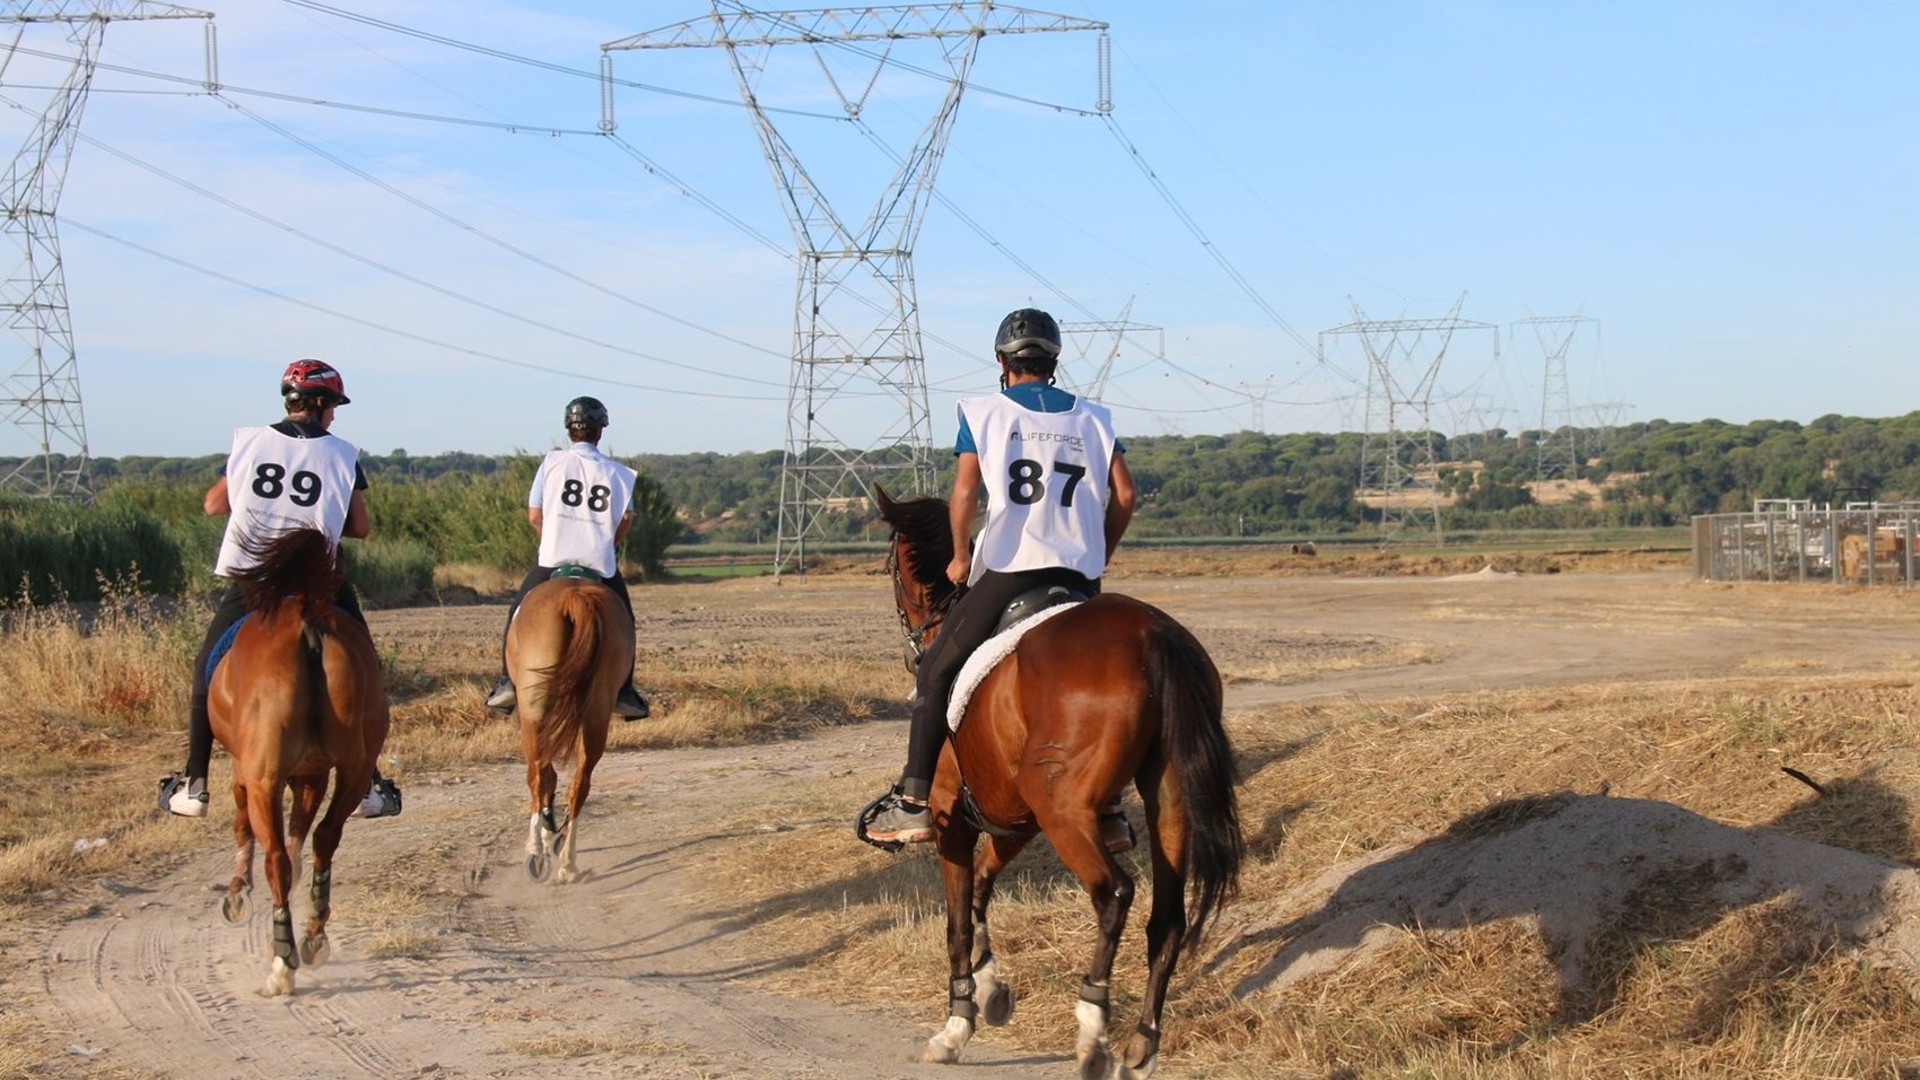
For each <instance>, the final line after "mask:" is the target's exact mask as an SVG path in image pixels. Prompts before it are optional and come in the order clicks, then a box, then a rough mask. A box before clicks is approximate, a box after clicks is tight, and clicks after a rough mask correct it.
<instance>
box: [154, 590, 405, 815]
mask: <svg viewBox="0 0 1920 1080" xmlns="http://www.w3.org/2000/svg"><path fill="white" fill-rule="evenodd" d="M333 606H334V607H337V608H339V609H340V610H341V611H344V612H346V613H347V614H349V615H351V616H353V617H354V618H355V619H358V620H359V621H360V625H361V626H365V625H367V617H366V615H365V614H363V613H362V612H361V611H360V597H359V595H358V594H356V593H355V592H354V591H353V586H351V585H348V584H346V583H345V582H342V583H341V585H340V591H339V592H337V593H335V594H334V596H333ZM246 614H247V601H246V598H245V597H243V596H241V594H240V586H239V585H237V584H230V585H228V586H227V587H226V589H225V590H224V591H222V592H221V593H220V598H219V599H218V600H216V601H214V604H213V621H212V622H211V623H209V624H208V625H207V636H206V638H205V639H204V640H202V641H201V642H200V652H199V654H198V655H196V656H195V657H194V658H193V694H192V696H191V697H189V698H188V699H187V769H186V773H187V776H188V778H190V779H194V780H205V779H206V778H207V766H208V764H209V763H211V762H212V760H213V721H212V720H211V719H210V718H209V717H208V716H207V658H208V657H210V656H212V655H213V647H214V646H215V645H217V644H219V643H220V639H221V637H223V636H224V635H225V634H226V632H227V630H228V629H229V628H231V627H232V626H233V624H234V623H237V622H239V621H240V620H241V619H242V618H243V617H245V616H246Z"/></svg>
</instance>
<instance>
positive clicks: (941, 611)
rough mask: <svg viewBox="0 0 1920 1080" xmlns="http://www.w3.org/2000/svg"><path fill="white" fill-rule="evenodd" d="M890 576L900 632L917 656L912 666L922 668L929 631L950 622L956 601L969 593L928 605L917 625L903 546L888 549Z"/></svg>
mask: <svg viewBox="0 0 1920 1080" xmlns="http://www.w3.org/2000/svg"><path fill="white" fill-rule="evenodd" d="M887 573H888V575H889V576H891V577H892V578H893V608H894V611H895V612H896V613H898V614H899V616H900V630H901V632H902V633H904V634H905V635H906V638H907V648H908V649H909V650H911V652H912V653H913V660H912V662H911V664H910V665H909V666H912V664H918V663H919V662H920V658H921V657H922V656H924V655H926V652H927V646H926V643H925V641H924V639H925V636H926V634H927V631H929V630H931V629H932V628H934V627H936V626H938V625H940V623H942V622H944V621H946V618H947V612H949V611H951V610H953V603H954V601H955V600H958V599H959V598H960V594H961V593H962V592H965V591H966V590H965V589H964V588H956V589H954V590H953V591H952V592H949V593H948V594H947V595H946V597H945V598H943V599H941V600H938V601H936V602H934V603H931V604H929V605H927V614H926V617H925V618H923V619H921V620H920V621H919V622H917V623H916V622H914V621H913V617H912V616H911V615H909V614H907V608H908V606H909V601H910V600H911V597H910V596H908V594H907V579H906V575H905V573H904V572H903V571H902V569H901V566H900V545H899V544H888V545H887Z"/></svg>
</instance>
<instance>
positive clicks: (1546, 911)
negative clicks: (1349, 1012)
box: [1214, 792, 1920, 1019]
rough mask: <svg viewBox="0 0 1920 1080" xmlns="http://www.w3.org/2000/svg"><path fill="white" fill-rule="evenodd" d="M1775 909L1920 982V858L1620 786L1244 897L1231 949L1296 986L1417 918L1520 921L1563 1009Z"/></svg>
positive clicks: (1503, 812) (1802, 937)
mask: <svg viewBox="0 0 1920 1080" xmlns="http://www.w3.org/2000/svg"><path fill="white" fill-rule="evenodd" d="M1762 907H1767V908H1771V909H1772V910H1773V912H1774V914H1775V915H1776V918H1775V919H1774V920H1773V922H1772V923H1771V925H1772V926H1773V927H1774V928H1775V929H1776V931H1777V932H1776V933H1775V934H1774V935H1773V940H1772V941H1771V942H1770V947H1771V948H1775V949H1777V950H1778V951H1779V954H1780V955H1782V956H1806V955H1813V954H1816V953H1819V952H1821V951H1823V950H1827V949H1833V948H1837V949H1841V950H1845V951H1848V952H1851V953H1855V954H1857V955H1858V956H1859V957H1861V958H1862V959H1864V960H1865V961H1866V962H1867V963H1869V964H1870V965H1872V966H1875V967H1884V968H1890V969H1892V970H1893V971H1895V972H1896V973H1897V974H1898V975H1899V977H1900V978H1901V979H1903V980H1904V981H1905V982H1906V983H1907V984H1908V986H1909V987H1910V988H1913V989H1916V990H1920V872H1917V871H1915V870H1914V869H1913V868H1912V867H1908V866H1905V865H1902V864H1900V863H1895V862H1892V861H1889V860H1886V859H1879V858H1875V857H1873V856H1870V855H1863V854H1860V853H1858V852H1854V851H1847V850H1843V849H1840V848H1836V847H1830V846H1827V845H1825V844H1819V843H1815V842H1812V841H1809V840H1804V839H1800V838H1797V837H1793V836H1789V835H1787V834H1785V833H1782V832H1776V831H1773V830H1769V829H1747V828H1736V827H1733V826H1729V825H1725V824H1722V823H1720V822H1717V821H1714V820H1712V819H1710V818H1707V817H1703V816H1701V815H1699V814H1695V813H1692V812H1690V811H1687V810H1684V809H1682V808H1680V807H1678V806H1675V805H1673V804H1671V803H1665V802H1658V801H1653V800H1645V799H1626V798H1610V797H1607V796H1606V795H1586V796H1581V795H1575V794H1572V793H1567V792H1562V793H1557V794H1552V795H1542V796H1533V797H1528V798H1522V799H1514V800H1510V801H1506V802H1502V803H1498V804H1495V805H1492V806H1489V807H1487V808H1486V809H1485V810H1483V811H1481V812H1479V813H1477V814H1474V815H1472V816H1471V817H1468V818H1465V819H1462V820H1461V821H1459V822H1457V823H1456V824H1455V825H1454V826H1453V827H1452V828H1450V829H1448V830H1447V831H1446V832H1444V833H1442V834H1440V835H1437V836H1433V837H1431V838H1429V839H1426V840H1424V841H1421V842H1418V843H1410V844H1400V845H1394V846H1389V847H1386V848H1382V849H1379V850H1376V851H1373V852H1370V853H1368V854H1367V855H1365V856H1362V857H1360V858H1357V859H1354V860H1351V861H1349V862H1346V863H1342V864H1339V865H1336V866H1333V867H1331V868H1329V869H1328V870H1326V871H1325V872H1324V873H1322V874H1320V875H1319V876H1318V877H1316V878H1314V879H1312V880H1311V881H1307V882H1305V883H1303V884H1300V885H1298V886H1296V887H1294V888H1293V889H1290V890H1288V891H1287V892H1284V893H1281V894H1279V895H1276V896H1272V897H1262V898H1257V899H1248V900H1243V901H1242V902H1241V903H1240V904H1239V905H1238V906H1237V907H1236V908H1234V909H1231V910H1230V913H1229V915H1228V916H1227V917H1226V919H1225V920H1223V923H1222V927H1221V931H1222V932H1221V938H1220V940H1221V942H1222V946H1221V948H1220V949H1219V950H1218V952H1217V954H1216V956H1215V958H1214V964H1215V965H1229V966H1231V968H1232V969H1233V970H1234V971H1236V972H1238V973H1240V975H1239V981H1238V985H1237V988H1236V989H1237V991H1238V992H1239V993H1241V994H1258V993H1277V994H1278V993H1285V992H1286V991H1288V990H1289V989H1291V988H1294V987H1297V986H1300V985H1302V984H1305V983H1308V982H1310V981H1311V980H1315V979H1318V978H1320V977H1322V976H1327V975H1330V974H1332V973H1334V972H1337V971H1342V970H1351V969H1353V968H1355V967H1359V966H1363V965H1365V964H1367V963H1368V961H1369V960H1370V959H1371V958H1372V957H1374V956H1376V955H1377V954H1379V953H1380V951H1381V950H1382V949H1383V948H1385V947H1386V946H1387V945H1388V944H1390V943H1391V942H1393V941H1395V940H1397V939H1399V938H1401V937H1404V936H1405V934H1406V933H1407V932H1409V931H1416V930H1417V931H1419V932H1423V933H1428V934H1434V933H1438V934H1442V935H1445V934H1449V933H1459V932H1462V931H1466V930H1469V929H1471V928H1473V927H1477V926H1484V925H1488V924H1492V923H1497V922H1501V921H1503V920H1521V921H1524V922H1525V923H1527V924H1530V925H1531V926H1532V927H1533V928H1534V929H1535V930H1536V932H1537V933H1538V935H1539V937H1540V939H1541V943H1542V946H1543V952H1544V955H1546V956H1548V957H1550V958H1551V959H1552V962H1553V966H1554V968H1555V971H1556V974H1557V975H1558V978H1559V998H1560V1001H1561V1009H1560V1011H1561V1012H1562V1014H1563V1015H1570V1016H1571V1018H1573V1019H1580V1018H1584V1017H1588V1016H1592V1015H1594V1014H1595V1013H1597V1012H1599V1011H1600V1010H1602V1009H1604V1008H1605V1007H1606V1006H1607V1005H1608V1004H1609V1002H1608V1000H1607V998H1608V995H1609V994H1610V993H1612V992H1613V991H1614V990H1615V989H1617V986H1618V983H1619V978H1620V975H1621V973H1622V971H1623V970H1624V966H1625V965H1626V964H1628V963H1630V962H1631V958H1632V957H1633V956H1634V955H1636V954H1637V953H1638V952H1639V951H1640V950H1641V949H1643V948H1644V947H1646V946H1648V945H1651V944H1656V943H1667V942H1672V941H1675V940H1684V939H1687V938H1691V937H1694V936H1697V935H1699V934H1701V933H1703V932H1705V931H1706V930H1708V929H1709V928H1711V927H1712V926H1714V925H1715V924H1716V923H1718V922H1719V921H1720V920H1721V919H1723V918H1725V917H1728V916H1729V915H1731V914H1732V913H1735V912H1738V911H1741V910H1742V909H1750V908H1762Z"/></svg>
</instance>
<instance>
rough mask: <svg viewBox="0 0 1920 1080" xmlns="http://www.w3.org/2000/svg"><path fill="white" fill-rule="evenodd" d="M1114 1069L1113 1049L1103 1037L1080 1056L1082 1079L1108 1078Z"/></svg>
mask: <svg viewBox="0 0 1920 1080" xmlns="http://www.w3.org/2000/svg"><path fill="white" fill-rule="evenodd" d="M1112 1071H1113V1051H1111V1050H1109V1049H1107V1044H1106V1041H1105V1040H1104V1039H1103V1040H1101V1041H1100V1042H1099V1043H1098V1044H1096V1045H1095V1046H1094V1047H1093V1048H1092V1049H1090V1050H1088V1051H1087V1052H1086V1053H1085V1054H1084V1055H1082V1056H1081V1058H1080V1080H1107V1074H1108V1073H1110V1072H1112Z"/></svg>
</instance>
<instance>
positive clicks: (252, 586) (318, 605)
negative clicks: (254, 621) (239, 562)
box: [233, 528, 347, 621]
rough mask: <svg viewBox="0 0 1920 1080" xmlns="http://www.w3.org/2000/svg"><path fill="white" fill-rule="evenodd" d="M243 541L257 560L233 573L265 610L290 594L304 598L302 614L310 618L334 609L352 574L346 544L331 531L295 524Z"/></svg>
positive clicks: (254, 606) (250, 604) (260, 611)
mask: <svg viewBox="0 0 1920 1080" xmlns="http://www.w3.org/2000/svg"><path fill="white" fill-rule="evenodd" d="M240 546H241V547H242V548H243V549H244V550H245V551H246V552H247V554H249V555H251V556H253V557H254V559H255V560H256V561H255V562H254V564H253V565H252V566H251V567H248V568H247V569H245V570H239V571H235V572H234V575H233V580H234V581H235V582H236V583H238V584H239V586H240V595H241V597H242V598H243V599H244V600H245V601H246V604H247V610H248V611H250V612H252V613H253V614H256V615H264V614H266V613H267V612H269V611H272V610H274V609H275V608H277V607H279V605H280V602H281V601H282V600H285V599H288V598H292V599H295V600H298V601H299V602H300V615H301V618H302V619H304V620H308V621H311V620H313V619H317V618H319V617H321V616H323V615H325V614H326V613H327V612H328V611H331V610H332V609H333V601H334V597H335V596H337V595H338V594H339V592H340V586H341V583H342V582H344V581H345V580H346V576H347V575H346V568H345V567H343V566H342V565H341V564H340V549H339V548H338V547H337V546H336V545H335V544H334V542H333V541H332V540H329V539H328V538H327V534H326V533H323V532H321V531H320V530H319V529H307V528H303V529H290V530H288V531H287V532H283V533H280V534H279V535H277V536H274V537H272V538H270V539H267V540H256V539H254V538H252V537H248V538H245V539H243V540H242V541H241V542H240Z"/></svg>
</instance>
